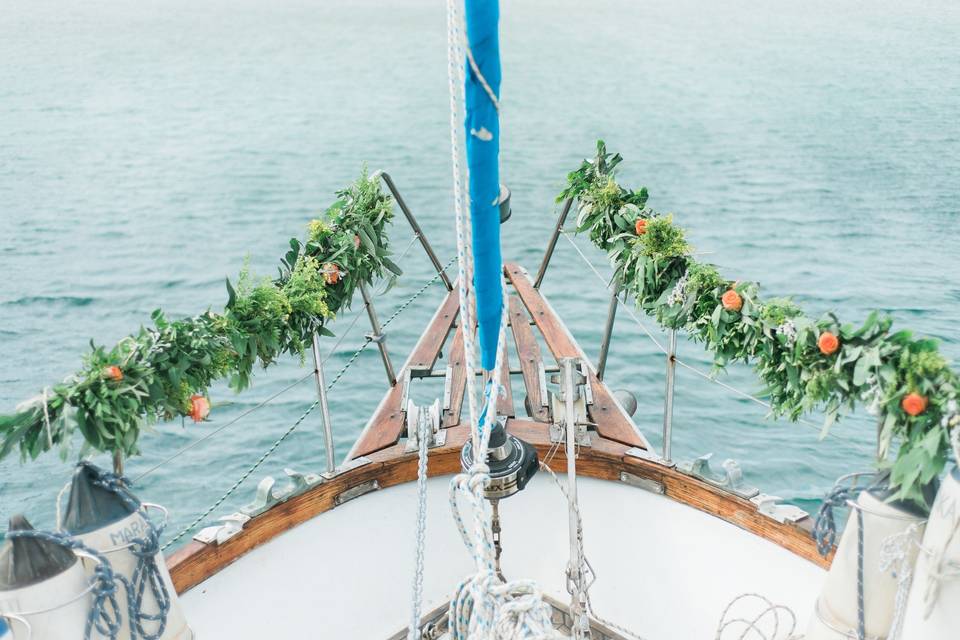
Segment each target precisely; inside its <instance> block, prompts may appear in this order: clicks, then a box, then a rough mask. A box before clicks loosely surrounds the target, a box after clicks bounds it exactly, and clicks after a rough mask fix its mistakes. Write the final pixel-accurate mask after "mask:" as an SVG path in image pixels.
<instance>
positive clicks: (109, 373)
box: [103, 364, 123, 381]
mask: <svg viewBox="0 0 960 640" xmlns="http://www.w3.org/2000/svg"><path fill="white" fill-rule="evenodd" d="M103 377H104V378H110V379H111V380H116V381H120V380H123V371H121V370H120V367H118V366H117V365H115V364H114V365H110V366H109V367H104V368H103Z"/></svg>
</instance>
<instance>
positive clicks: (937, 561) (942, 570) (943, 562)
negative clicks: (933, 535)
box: [919, 513, 960, 620]
mask: <svg viewBox="0 0 960 640" xmlns="http://www.w3.org/2000/svg"><path fill="white" fill-rule="evenodd" d="M958 532H960V513H955V514H954V517H953V527H952V529H951V530H950V535H948V536H947V537H946V539H945V540H944V541H943V545H942V546H941V547H940V548H939V549H930V548H927V547H925V546H923V545H922V544H921V545H919V546H920V552H921V553H923V554H925V555H926V556H927V558H928V561H927V580H926V584H924V589H923V604H924V610H923V618H924V620H926V619H927V618H929V617H930V614H931V613H933V608H934V606H936V604H937V599H938V598H939V597H940V586H941V584H942V583H943V582H944V581H946V580H960V562H956V561H953V560H948V559H947V557H946V555H947V549H948V548H949V547H950V544H951V543H952V542H953V539H954V537H955V536H956V535H957V533H958Z"/></svg>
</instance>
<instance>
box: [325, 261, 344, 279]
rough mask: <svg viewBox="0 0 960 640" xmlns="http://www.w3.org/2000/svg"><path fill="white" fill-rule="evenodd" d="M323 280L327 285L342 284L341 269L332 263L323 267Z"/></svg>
mask: <svg viewBox="0 0 960 640" xmlns="http://www.w3.org/2000/svg"><path fill="white" fill-rule="evenodd" d="M323 279H324V280H326V281H327V284H337V283H338V282H340V267H338V266H337V265H335V264H333V263H332V262H328V263H327V264H325V265H323Z"/></svg>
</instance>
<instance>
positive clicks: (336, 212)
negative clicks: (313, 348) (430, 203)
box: [0, 170, 400, 459]
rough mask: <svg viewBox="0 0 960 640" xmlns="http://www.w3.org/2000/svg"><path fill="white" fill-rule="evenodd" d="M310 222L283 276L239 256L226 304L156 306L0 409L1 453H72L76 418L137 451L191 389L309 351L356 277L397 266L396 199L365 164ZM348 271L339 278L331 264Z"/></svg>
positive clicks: (104, 445)
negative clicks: (182, 310)
mask: <svg viewBox="0 0 960 640" xmlns="http://www.w3.org/2000/svg"><path fill="white" fill-rule="evenodd" d="M337 198H338V199H337V201H336V202H335V203H334V204H333V205H331V207H330V208H328V209H327V211H326V212H325V213H324V216H323V217H322V218H321V219H319V220H314V221H312V222H311V223H310V224H309V235H308V237H307V239H306V242H305V243H301V242H300V240H298V239H296V238H294V239H292V240H291V241H290V247H291V249H290V251H288V252H287V254H286V255H285V256H284V258H283V260H281V266H280V276H279V278H278V279H277V280H275V281H271V280H269V279H268V278H256V277H254V276H253V275H252V274H251V273H250V271H249V269H248V268H246V267H244V269H243V271H242V272H241V273H240V277H239V279H238V281H237V286H236V288H234V286H233V285H232V284H231V283H230V281H229V280H227V294H228V300H227V304H226V308H225V310H224V313H223V314H217V313H213V312H210V311H207V312H205V313H202V314H200V315H198V316H194V317H192V318H184V319H182V320H174V321H170V320H167V318H166V317H165V316H164V314H163V313H162V312H161V311H159V310H157V311H154V313H153V315H152V319H153V323H154V326H153V327H150V328H141V329H140V331H139V332H138V333H137V334H135V335H132V336H129V337H127V338H124V339H123V340H121V341H120V342H119V343H118V344H117V345H116V346H114V347H113V348H112V349H109V350H108V349H106V348H105V347H99V346H96V345H94V344H93V343H92V342H91V351H90V353H88V354H87V356H86V357H85V358H84V364H83V368H82V369H81V370H80V371H79V372H77V373H76V374H74V375H73V376H71V377H69V378H67V379H66V380H65V381H64V382H63V383H61V384H59V385H56V386H54V387H53V388H48V389H47V390H46V391H45V393H44V394H41V395H40V396H38V397H35V398H31V399H30V400H28V401H26V402H24V403H23V404H21V405H20V406H18V407H17V409H16V411H15V413H13V414H12V415H8V416H0V458H3V457H4V456H6V455H8V454H9V453H10V452H11V451H13V449H14V448H19V450H20V455H21V458H22V459H28V458H31V459H32V458H36V457H37V456H38V455H40V454H41V453H43V452H44V451H47V450H50V449H52V448H54V447H59V448H60V450H61V455H63V456H64V458H65V457H66V455H67V453H68V450H69V445H70V441H71V436H72V434H73V432H74V430H78V431H80V433H81V434H82V436H83V438H84V440H85V448H93V449H95V450H98V451H108V452H119V453H121V454H122V455H124V456H131V455H135V454H136V453H138V448H137V443H138V440H139V437H140V433H141V431H142V430H143V428H144V426H145V425H148V424H150V423H152V422H156V421H157V420H169V419H171V418H174V417H176V416H188V415H190V413H191V398H192V397H193V396H194V395H203V396H206V395H207V394H208V392H209V388H210V385H212V384H213V383H214V382H215V381H217V380H222V379H225V378H229V379H230V383H231V386H233V387H234V388H235V389H237V390H241V389H244V388H246V387H248V386H249V385H250V382H251V376H252V374H253V371H254V368H255V365H256V364H257V363H258V362H259V364H260V365H261V366H263V367H267V366H269V365H270V364H271V363H273V362H275V361H276V359H277V358H278V357H279V356H280V355H282V354H284V353H289V354H296V355H300V356H301V357H302V355H303V353H304V349H306V347H307V346H308V345H309V344H310V342H311V341H312V340H313V336H314V334H315V333H319V334H320V335H333V334H332V333H331V332H330V330H329V329H327V328H326V327H325V326H324V324H325V323H326V322H327V321H329V320H331V319H333V318H334V316H335V314H336V313H338V312H339V311H340V310H341V309H342V308H344V307H345V306H348V305H349V304H350V300H351V298H352V296H353V293H354V290H355V288H356V287H357V286H359V285H360V283H361V282H362V283H365V284H372V283H373V282H374V281H375V280H376V279H380V278H383V277H388V278H390V279H391V280H392V279H393V278H395V277H396V276H398V275H399V274H400V269H399V268H397V266H396V265H395V264H393V262H391V261H390V259H389V257H388V256H389V247H388V242H387V234H386V227H387V225H388V224H389V223H390V221H391V219H392V216H393V212H392V211H393V202H392V200H391V199H390V198H389V196H387V195H385V194H384V193H383V192H382V190H381V188H380V183H379V180H377V179H374V178H371V177H369V176H368V175H367V173H366V170H364V172H363V175H361V177H360V178H359V179H358V180H357V181H356V182H355V183H354V184H353V185H351V186H349V187H348V188H346V189H344V190H342V191H339V192H338V193H337ZM333 271H337V272H338V273H339V274H341V277H340V278H338V279H336V280H334V279H333V278H332V277H331V273H332V272H333Z"/></svg>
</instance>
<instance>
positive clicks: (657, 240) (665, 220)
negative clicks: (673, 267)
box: [639, 215, 690, 260]
mask: <svg viewBox="0 0 960 640" xmlns="http://www.w3.org/2000/svg"><path fill="white" fill-rule="evenodd" d="M639 239H640V243H639V245H640V251H641V253H643V255H645V256H649V257H651V258H654V259H658V260H659V259H663V258H679V257H681V256H685V255H687V254H689V253H690V245H688V244H687V241H686V240H685V239H684V233H683V229H681V228H680V227H678V226H676V225H674V224H673V216H670V215H667V216H654V217H652V218H650V221H649V222H648V223H647V226H646V233H644V234H643V235H641V236H639Z"/></svg>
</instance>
